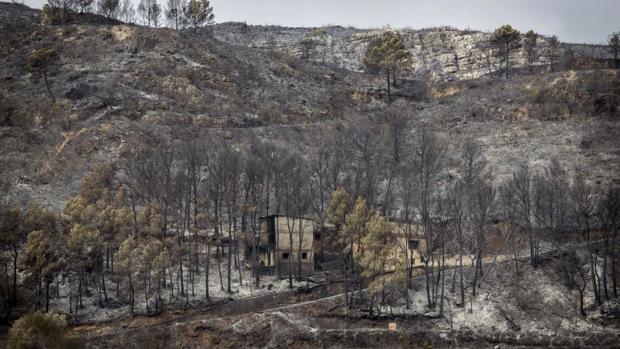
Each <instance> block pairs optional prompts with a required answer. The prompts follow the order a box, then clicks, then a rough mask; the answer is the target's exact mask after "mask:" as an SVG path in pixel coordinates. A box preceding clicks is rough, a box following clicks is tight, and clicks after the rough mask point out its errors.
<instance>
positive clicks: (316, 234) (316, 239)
mask: <svg viewBox="0 0 620 349" xmlns="http://www.w3.org/2000/svg"><path fill="white" fill-rule="evenodd" d="M314 240H315V241H319V240H321V233H314Z"/></svg>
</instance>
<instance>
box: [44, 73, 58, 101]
mask: <svg viewBox="0 0 620 349" xmlns="http://www.w3.org/2000/svg"><path fill="white" fill-rule="evenodd" d="M43 81H44V82H45V89H46V90H47V94H48V95H49V97H50V99H51V100H52V104H56V97H54V93H53V92H52V89H51V87H50V84H49V81H48V80H47V72H46V71H43Z"/></svg>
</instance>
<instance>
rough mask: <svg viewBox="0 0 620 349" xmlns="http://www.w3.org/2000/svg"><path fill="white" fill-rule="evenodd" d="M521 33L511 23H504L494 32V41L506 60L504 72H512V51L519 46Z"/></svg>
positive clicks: (506, 73)
mask: <svg viewBox="0 0 620 349" xmlns="http://www.w3.org/2000/svg"><path fill="white" fill-rule="evenodd" d="M520 35H521V34H520V33H519V31H518V30H516V29H514V28H513V27H512V26H510V25H509V24H506V25H503V26H501V27H499V28H497V29H495V32H493V38H492V41H493V43H495V44H496V45H497V47H498V48H499V54H500V56H501V58H502V60H503V61H504V74H505V75H506V76H508V74H509V73H510V53H511V52H512V51H513V50H515V49H517V48H518V47H519V39H520Z"/></svg>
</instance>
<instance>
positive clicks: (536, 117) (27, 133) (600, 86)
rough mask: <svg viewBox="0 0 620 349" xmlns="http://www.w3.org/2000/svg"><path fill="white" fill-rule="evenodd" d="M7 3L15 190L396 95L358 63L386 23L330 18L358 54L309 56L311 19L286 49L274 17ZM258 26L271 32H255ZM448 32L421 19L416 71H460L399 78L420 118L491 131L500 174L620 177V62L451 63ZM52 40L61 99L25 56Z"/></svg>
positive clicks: (8, 143)
mask: <svg viewBox="0 0 620 349" xmlns="http://www.w3.org/2000/svg"><path fill="white" fill-rule="evenodd" d="M0 10H1V11H0V13H7V14H9V15H7V16H2V17H0V21H2V23H0V28H2V29H1V30H2V33H0V34H2V36H3V37H5V34H6V37H9V36H10V37H11V38H15V40H9V41H3V43H2V45H4V46H3V49H2V51H1V52H2V54H1V56H0V60H1V64H0V105H1V106H2V107H1V108H0V149H1V150H2V151H1V155H0V168H1V170H0V171H1V175H2V176H1V177H2V178H3V179H2V181H0V182H1V183H0V184H1V185H2V189H3V192H5V193H6V195H3V197H2V201H3V202H4V203H7V202H20V203H24V202H25V201H27V200H28V199H30V198H35V199H39V200H41V201H43V202H44V203H45V204H47V205H50V206H53V207H56V208H61V207H62V205H63V204H64V202H65V200H66V199H67V198H68V197H69V196H70V195H73V194H74V193H75V191H76V190H77V183H78V182H79V179H80V178H81V177H82V176H83V175H84V173H86V171H88V170H89V169H90V168H91V166H92V165H93V164H95V163H97V162H102V161H112V160H115V159H118V158H119V157H120V156H122V154H124V153H125V152H127V151H131V150H132V149H136V148H137V147H140V146H144V145H146V146H148V145H153V144H156V143H161V142H168V143H169V144H171V145H174V144H176V143H177V142H182V141H185V140H188V139H195V138H213V139H221V140H224V139H228V140H230V141H232V142H236V143H239V144H241V143H244V142H247V140H248V139H249V138H250V136H252V137H259V138H263V139H269V140H272V141H275V142H282V143H286V144H287V145H289V146H291V147H302V148H303V147H305V146H307V145H309V144H312V142H313V141H314V138H315V136H316V135H318V134H320V133H322V132H323V131H324V130H325V129H329V128H335V127H339V128H342V127H347V125H350V124H353V123H364V122H366V121H365V120H368V118H374V117H376V116H377V115H378V114H380V112H381V110H382V109H383V108H385V103H384V101H383V98H382V97H383V90H382V88H383V87H382V86H383V85H382V84H383V82H382V79H381V78H380V77H377V76H371V75H367V74H364V73H363V72H360V71H359V57H361V56H360V54H361V53H362V52H363V50H364V47H365V43H366V42H367V41H368V39H369V38H370V37H372V35H375V34H376V32H375V31H363V30H356V29H346V28H330V29H329V32H330V33H331V34H330V35H332V36H333V37H335V38H336V39H334V41H335V42H336V44H335V45H334V46H335V47H338V49H337V50H335V51H334V52H335V53H334V55H335V57H342V61H341V62H343V64H329V62H328V61H329V60H327V59H326V62H325V63H324V62H323V61H322V60H317V59H312V60H311V61H310V62H305V61H304V60H303V59H300V58H299V57H298V55H299V52H296V51H295V50H294V49H292V47H293V46H295V44H294V43H295V40H298V39H297V38H298V37H300V36H303V35H306V34H307V33H306V32H307V31H308V30H309V29H295V30H293V29H286V30H285V29H282V33H281V34H278V35H275V36H276V42H277V41H278V40H279V42H281V44H280V45H279V47H280V49H270V48H268V49H265V47H263V46H262V44H261V42H268V43H269V42H270V41H273V40H271V39H269V40H267V39H264V38H265V37H269V36H274V35H272V34H273V33H277V31H276V30H275V29H273V28H263V27H251V28H249V29H247V28H246V29H243V28H242V27H241V26H240V25H237V24H222V25H218V26H215V27H214V28H213V32H212V34H211V33H210V32H209V31H207V30H205V31H203V32H200V33H198V34H192V33H181V32H176V31H173V30H171V29H165V28H156V29H155V28H145V27H139V26H131V25H97V24H88V23H82V24H71V25H66V26H62V27H61V26H48V27H40V26H38V25H37V22H38V18H37V14H38V12H37V11H35V10H32V9H29V8H27V7H25V6H22V5H14V4H7V3H0ZM244 30H249V31H250V32H256V33H257V34H256V35H255V36H252V37H251V38H252V40H251V41H248V40H246V41H245V42H244V41H243V39H242V38H241V37H239V34H238V33H240V32H242V31H244ZM263 31H264V32H265V33H266V34H265V33H263ZM443 32H445V31H439V32H435V31H427V32H423V33H419V32H411V37H412V38H414V37H418V36H417V35H418V34H420V35H422V37H423V41H424V42H425V43H427V44H428V43H432V45H431V44H429V45H430V46H429V47H430V49H428V50H427V53H426V56H425V57H426V58H423V59H419V60H417V61H416V62H418V63H416V64H418V65H420V66H416V67H415V68H416V69H415V70H414V71H416V72H422V71H427V72H431V73H429V74H430V76H431V77H433V76H435V77H439V76H448V75H449V76H450V79H452V80H454V81H452V82H441V81H437V82H433V81H432V80H433V79H430V80H424V81H422V80H415V79H414V78H415V77H416V76H415V75H414V76H412V77H407V78H406V79H404V80H403V81H402V82H401V83H400V85H399V87H398V88H397V89H396V91H395V96H396V97H397V98H398V101H396V102H395V108H398V109H400V110H402V111H403V112H404V113H406V114H407V115H408V130H411V129H412V128H415V127H419V126H425V127H429V128H432V129H434V130H436V131H438V132H439V133H440V134H441V135H442V136H443V138H444V139H445V140H446V142H448V144H449V146H450V147H451V148H452V149H454V148H455V147H456V146H457V145H458V144H459V142H460V141H461V140H463V139H464V138H466V137H473V138H475V139H477V140H479V141H480V142H481V143H482V144H483V146H484V148H485V152H486V155H487V156H488V157H489V158H490V160H491V163H492V164H493V166H494V167H495V168H496V174H497V178H502V177H503V176H506V175H508V174H509V173H510V170H511V169H512V168H513V167H514V166H515V165H516V164H517V163H518V162H519V161H528V162H530V163H532V164H539V163H542V162H548V161H551V160H552V159H553V158H557V159H558V160H559V161H561V162H563V163H564V164H566V165H567V166H569V167H570V168H573V167H574V166H575V165H578V166H579V167H580V168H582V169H583V170H584V171H586V172H587V173H586V174H587V175H588V177H589V178H590V179H592V180H594V181H600V182H601V183H606V182H610V181H613V180H615V181H618V179H619V178H620V169H619V168H618V167H619V164H620V158H619V157H620V152H619V150H618V149H619V145H620V144H619V140H620V130H619V128H618V112H619V111H618V101H619V100H620V90H619V87H618V86H620V75H619V74H618V72H616V71H610V70H593V71H567V72H557V73H546V72H541V73H538V74H536V75H519V76H515V77H512V78H510V79H507V80H505V79H498V78H490V77H485V76H482V75H484V74H483V73H482V72H483V70H484V69H483V68H480V67H477V66H476V64H478V63H476V62H478V61H479V57H476V56H475V54H474V53H472V54H473V55H474V56H471V57H470V58H468V59H469V60H470V61H471V64H469V65H466V66H467V67H468V68H462V69H459V71H458V72H453V73H448V70H449V69H451V68H449V65H446V64H448V63H449V61H450V59H449V57H448V56H446V55H447V53H446V52H447V51H446V50H447V49H445V47H449V46H450V45H443V44H441V42H442V40H444V39H442V34H441V33H443ZM373 33H375V34H373ZM446 33H449V34H446V36H445V40H448V41H446V42H453V43H460V44H462V45H463V46H459V47H461V48H460V49H459V50H461V49H462V50H467V47H468V46H467V45H469V44H468V42H469V43H470V44H471V42H472V41H468V40H464V39H463V38H474V37H478V36H481V35H486V34H483V33H477V32H456V31H448V32H446ZM358 39H359V40H358ZM265 40H267V41H265ZM412 40H413V39H412ZM472 40H473V39H472ZM287 43H288V44H287ZM270 44H271V43H270ZM287 45H288V46H287ZM425 45H426V44H425ZM419 46H420V45H418V44H415V45H414V47H416V49H417V47H419ZM287 47H290V48H291V49H288V48H287ZM44 48H52V49H53V50H54V51H55V52H56V53H57V54H58V61H57V62H55V63H54V64H53V65H52V66H50V68H49V69H48V70H49V71H48V73H47V75H48V79H49V82H50V89H51V91H52V93H53V95H54V96H55V98H56V100H57V101H56V103H55V104H52V103H51V102H50V98H49V97H48V94H47V93H46V88H45V84H44V83H43V81H42V80H41V79H39V80H36V79H34V76H32V75H31V74H30V73H28V72H27V70H26V65H27V62H28V58H29V56H30V55H31V54H32V53H33V52H34V51H36V50H39V49H44ZM282 48H286V49H282ZM452 58H453V57H452ZM461 61H463V60H462V59H461ZM356 62H357V63H356ZM424 62H427V63H424ZM437 62H440V63H437ZM442 62H443V63H442ZM444 63H445V64H444ZM474 63H475V64H474ZM343 68H346V69H343ZM429 74H426V75H425V76H427V77H428V75H429ZM461 79H467V81H462V80H461ZM437 80H446V79H437ZM452 164H454V162H452Z"/></svg>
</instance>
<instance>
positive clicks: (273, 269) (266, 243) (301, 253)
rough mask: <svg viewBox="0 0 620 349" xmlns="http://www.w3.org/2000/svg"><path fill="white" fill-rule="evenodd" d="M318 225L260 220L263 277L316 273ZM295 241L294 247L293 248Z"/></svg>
mask: <svg viewBox="0 0 620 349" xmlns="http://www.w3.org/2000/svg"><path fill="white" fill-rule="evenodd" d="M315 232H316V224H315V222H314V221H312V220H310V219H307V218H298V217H286V216H278V215H271V216H267V217H261V218H260V220H259V240H258V253H259V264H260V270H261V273H270V274H275V275H278V276H280V277H283V276H286V275H288V274H289V268H291V269H290V271H291V273H292V274H293V275H295V274H296V273H297V272H298V267H299V262H301V273H302V275H304V274H305V275H307V274H311V273H313V272H314V248H315V239H317V235H316V234H315ZM291 241H292V245H291Z"/></svg>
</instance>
